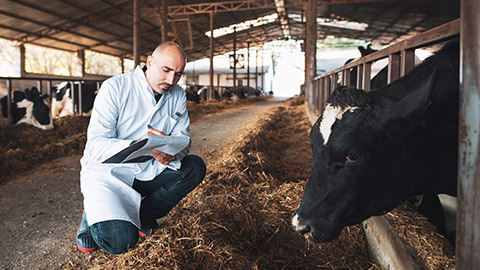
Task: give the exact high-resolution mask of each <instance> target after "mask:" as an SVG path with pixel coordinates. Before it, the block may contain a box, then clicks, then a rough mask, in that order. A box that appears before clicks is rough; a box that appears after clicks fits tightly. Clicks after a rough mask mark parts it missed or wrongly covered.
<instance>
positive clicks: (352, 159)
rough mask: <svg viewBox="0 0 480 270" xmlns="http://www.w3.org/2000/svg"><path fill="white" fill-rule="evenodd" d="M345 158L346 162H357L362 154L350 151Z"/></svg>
mask: <svg viewBox="0 0 480 270" xmlns="http://www.w3.org/2000/svg"><path fill="white" fill-rule="evenodd" d="M345 159H346V160H345V162H347V163H351V162H356V161H358V159H360V154H358V153H355V152H350V153H348V154H347V156H346V157H345Z"/></svg>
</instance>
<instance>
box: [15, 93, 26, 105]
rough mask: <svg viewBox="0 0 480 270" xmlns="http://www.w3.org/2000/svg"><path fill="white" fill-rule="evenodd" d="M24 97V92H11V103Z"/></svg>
mask: <svg viewBox="0 0 480 270" xmlns="http://www.w3.org/2000/svg"><path fill="white" fill-rule="evenodd" d="M23 99H25V93H24V92H22V91H15V92H13V103H17V102H20V101H22V100H23Z"/></svg>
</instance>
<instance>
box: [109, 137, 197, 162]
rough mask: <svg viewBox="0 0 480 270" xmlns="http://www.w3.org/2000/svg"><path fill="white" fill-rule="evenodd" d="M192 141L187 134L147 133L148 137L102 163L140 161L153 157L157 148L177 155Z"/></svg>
mask: <svg viewBox="0 0 480 270" xmlns="http://www.w3.org/2000/svg"><path fill="white" fill-rule="evenodd" d="M189 143H190V138H189V137H187V136H162V135H147V137H146V138H144V139H141V140H140V141H138V142H136V143H134V144H132V145H130V146H128V147H127V148H125V149H123V150H121V151H119V152H118V153H116V154H115V155H113V156H111V157H109V158H108V159H106V160H104V161H103V162H102V163H140V162H145V161H148V160H150V159H152V158H153V156H152V150H153V149H157V150H159V151H162V152H164V153H167V154H169V155H172V156H174V155H176V154H178V153H179V152H180V151H182V150H183V149H185V147H187V146H188V144H189Z"/></svg>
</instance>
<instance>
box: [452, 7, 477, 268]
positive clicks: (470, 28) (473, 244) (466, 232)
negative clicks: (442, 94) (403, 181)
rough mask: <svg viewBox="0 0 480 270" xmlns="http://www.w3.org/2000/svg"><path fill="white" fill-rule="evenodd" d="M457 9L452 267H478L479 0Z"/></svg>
mask: <svg viewBox="0 0 480 270" xmlns="http://www.w3.org/2000/svg"><path fill="white" fill-rule="evenodd" d="M460 7H461V11H460V14H461V16H460V18H461V25H460V41H461V42H460V45H461V53H460V55H461V57H462V59H460V63H461V66H460V75H461V77H460V115H459V117H460V119H459V120H460V123H459V126H460V130H459V156H458V160H459V161H458V164H459V167H458V197H457V203H458V213H457V236H456V241H457V242H456V260H457V261H456V266H455V267H456V269H460V270H463V269H480V256H479V254H480V109H479V108H480V106H479V100H480V98H479V97H480V81H479V80H478V74H479V72H480V53H479V47H478V41H479V40H480V34H479V33H480V16H478V12H480V2H479V1H478V0H462V1H461V4H460Z"/></svg>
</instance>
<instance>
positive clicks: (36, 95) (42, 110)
mask: <svg viewBox="0 0 480 270" xmlns="http://www.w3.org/2000/svg"><path fill="white" fill-rule="evenodd" d="M7 91H8V89H7V87H6V86H5V85H0V97H1V100H0V102H1V105H2V116H3V117H4V118H7V117H8V100H7V94H8V92H7ZM47 97H48V95H47V94H41V93H40V92H39V91H38V89H37V88H36V87H32V88H31V89H28V88H27V89H25V91H24V92H22V91H18V90H16V91H13V93H12V102H11V104H10V108H11V115H12V120H13V122H12V123H13V124H21V123H25V124H28V125H32V126H34V127H37V128H39V129H43V130H49V129H53V128H54V125H53V121H52V118H51V117H50V110H49V108H48V105H47V103H46V101H45V99H46V98H47Z"/></svg>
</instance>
